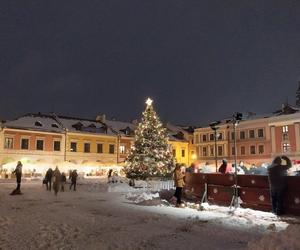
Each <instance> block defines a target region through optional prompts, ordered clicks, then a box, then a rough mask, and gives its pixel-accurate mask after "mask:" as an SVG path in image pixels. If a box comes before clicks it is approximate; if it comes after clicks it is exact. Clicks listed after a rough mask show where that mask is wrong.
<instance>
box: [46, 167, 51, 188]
mask: <svg viewBox="0 0 300 250" xmlns="http://www.w3.org/2000/svg"><path fill="white" fill-rule="evenodd" d="M52 176H53V170H52V168H49V169H48V170H47V172H46V176H45V180H46V187H47V190H49V191H51V185H52Z"/></svg>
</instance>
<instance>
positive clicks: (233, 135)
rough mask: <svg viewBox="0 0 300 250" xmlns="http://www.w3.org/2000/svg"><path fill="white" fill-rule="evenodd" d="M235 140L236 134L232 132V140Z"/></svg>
mask: <svg viewBox="0 0 300 250" xmlns="http://www.w3.org/2000/svg"><path fill="white" fill-rule="evenodd" d="M234 138H235V134H234V132H231V140H234Z"/></svg>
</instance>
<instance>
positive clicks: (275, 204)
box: [268, 155, 292, 215]
mask: <svg viewBox="0 0 300 250" xmlns="http://www.w3.org/2000/svg"><path fill="white" fill-rule="evenodd" d="M284 162H285V164H284ZM291 166H292V163H291V160H290V159H289V158H288V157H287V156H285V155H283V156H277V157H275V159H274V160H273V162H272V164H271V165H270V166H269V167H268V177H269V185H270V195H271V201H272V211H273V213H274V214H276V215H281V214H283V212H284V211H283V198H284V194H285V191H286V188H287V182H286V176H287V170H288V169H289V168H290V167H291Z"/></svg>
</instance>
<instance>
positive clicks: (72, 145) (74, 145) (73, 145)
mask: <svg viewBox="0 0 300 250" xmlns="http://www.w3.org/2000/svg"><path fill="white" fill-rule="evenodd" d="M70 150H71V152H77V142H71V145H70Z"/></svg>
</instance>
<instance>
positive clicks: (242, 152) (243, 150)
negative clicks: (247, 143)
mask: <svg viewBox="0 0 300 250" xmlns="http://www.w3.org/2000/svg"><path fill="white" fill-rule="evenodd" d="M245 154H246V148H245V147H244V146H241V155H245Z"/></svg>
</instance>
